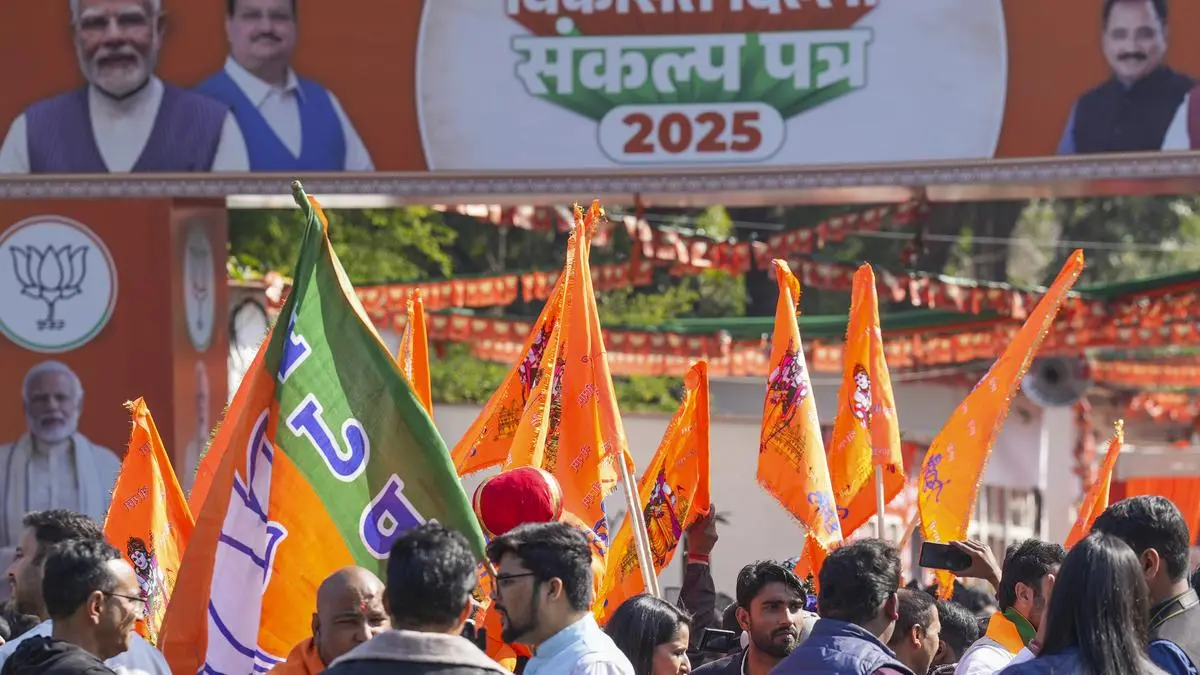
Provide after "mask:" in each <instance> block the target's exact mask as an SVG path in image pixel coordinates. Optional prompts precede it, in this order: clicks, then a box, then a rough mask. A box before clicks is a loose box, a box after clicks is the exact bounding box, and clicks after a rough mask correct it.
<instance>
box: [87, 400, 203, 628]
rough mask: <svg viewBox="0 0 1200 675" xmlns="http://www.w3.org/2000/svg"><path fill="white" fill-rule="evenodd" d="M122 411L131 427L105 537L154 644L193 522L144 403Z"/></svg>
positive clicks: (130, 404) (129, 405)
mask: <svg viewBox="0 0 1200 675" xmlns="http://www.w3.org/2000/svg"><path fill="white" fill-rule="evenodd" d="M125 407H126V408H127V409H128V410H129V412H130V414H131V416H132V418H133V428H132V430H131V431H130V433H129V448H128V450H127V451H126V452H125V459H124V460H123V461H122V462H121V474H120V476H119V477H118V478H117V484H116V486H115V487H114V489H113V499H112V503H111V504H110V505H109V507H108V515H107V516H106V517H105V519H104V537H105V538H106V539H108V541H110V542H111V543H112V544H113V545H114V546H116V547H117V548H119V549H121V552H122V553H124V554H125V559H126V560H127V561H128V562H129V564H130V565H132V566H133V570H134V572H135V573H136V574H137V578H138V586H139V587H140V588H141V596H142V599H143V600H144V601H145V604H144V607H145V614H144V615H143V617H142V619H141V620H139V621H138V622H137V631H138V633H140V634H141V636H142V637H143V638H145V639H146V640H147V641H148V642H149V643H150V644H157V643H158V636H159V630H160V629H161V628H162V621H163V617H164V616H165V615H166V613H167V603H168V602H170V600H171V592H172V591H173V590H174V589H175V578H176V576H177V575H178V573H179V566H180V564H181V563H182V562H183V553H184V549H186V548H187V544H188V540H189V539H190V538H191V536H192V529H193V527H195V523H194V522H193V520H192V512H191V511H190V510H188V504H187V500H186V499H184V496H183V488H181V487H180V486H179V480H178V479H177V478H176V477H175V470H174V469H172V468H171V459H170V457H169V456H168V455H167V451H166V449H165V448H164V447H163V443H162V438H161V437H160V436H159V435H158V428H157V427H156V426H155V425H154V418H153V417H151V416H150V410H149V408H147V407H146V402H145V401H143V400H142V399H140V398H139V399H137V400H136V401H131V402H127V403H126V404H125Z"/></svg>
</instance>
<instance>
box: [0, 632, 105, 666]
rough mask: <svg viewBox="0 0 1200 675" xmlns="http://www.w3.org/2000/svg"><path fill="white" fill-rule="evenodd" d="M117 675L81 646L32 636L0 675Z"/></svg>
mask: <svg viewBox="0 0 1200 675" xmlns="http://www.w3.org/2000/svg"><path fill="white" fill-rule="evenodd" d="M78 673H85V674H87V675H116V674H115V673H114V672H113V670H112V669H111V668H109V667H108V666H106V665H104V661H101V660H100V659H99V658H98V657H96V656H95V655H94V654H92V653H90V652H87V651H85V650H84V649H83V648H82V647H80V646H78V645H74V644H71V643H70V642H63V641H62V640H55V639H53V638H48V637H32V638H29V639H27V640H25V641H23V642H22V643H21V644H20V645H18V646H17V651H15V652H13V654H12V656H10V657H8V660H7V661H5V662H4V668H3V669H0V675H75V674H78Z"/></svg>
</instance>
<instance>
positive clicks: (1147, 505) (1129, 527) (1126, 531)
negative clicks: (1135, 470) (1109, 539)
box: [1092, 495, 1191, 581]
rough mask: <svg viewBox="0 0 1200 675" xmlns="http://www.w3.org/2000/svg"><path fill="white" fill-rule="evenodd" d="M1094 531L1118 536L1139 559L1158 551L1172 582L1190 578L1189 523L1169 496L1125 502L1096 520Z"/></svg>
mask: <svg viewBox="0 0 1200 675" xmlns="http://www.w3.org/2000/svg"><path fill="white" fill-rule="evenodd" d="M1092 531H1093V532H1103V533H1105V534H1111V535H1113V536H1114V537H1117V538H1118V539H1120V540H1121V541H1124V542H1125V543H1126V544H1128V545H1129V548H1132V549H1133V552H1134V553H1136V554H1138V556H1139V557H1140V556H1141V555H1142V554H1143V553H1145V552H1146V551H1147V549H1154V550H1155V551H1158V556H1159V557H1160V558H1162V560H1163V563H1165V564H1166V566H1167V573H1168V574H1169V575H1170V576H1171V580H1172V581H1179V580H1181V579H1183V578H1184V577H1186V576H1187V573H1188V553H1189V551H1190V549H1191V546H1190V545H1189V542H1191V537H1190V536H1189V535H1188V525H1187V521H1185V520H1184V519H1183V514H1182V513H1180V512H1179V508H1178V507H1177V506H1175V505H1174V504H1173V503H1171V500H1169V499H1167V498H1166V497H1160V496H1158V495H1141V496H1138V497H1130V498H1129V499H1122V500H1121V501H1119V502H1117V503H1116V504H1113V505H1111V506H1109V507H1108V508H1107V509H1105V510H1104V513H1101V514H1100V516H1099V517H1097V518H1096V522H1094V523H1093V524H1092Z"/></svg>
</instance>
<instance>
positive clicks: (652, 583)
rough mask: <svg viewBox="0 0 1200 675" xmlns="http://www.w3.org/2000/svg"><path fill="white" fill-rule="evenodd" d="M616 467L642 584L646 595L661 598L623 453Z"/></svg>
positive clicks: (647, 539) (634, 491)
mask: <svg viewBox="0 0 1200 675" xmlns="http://www.w3.org/2000/svg"><path fill="white" fill-rule="evenodd" d="M617 466H618V467H619V468H620V471H621V485H622V487H624V488H625V504H626V506H627V507H628V508H627V509H626V513H627V515H626V516H625V517H626V518H632V520H630V521H629V523H630V525H631V526H632V528H633V546H634V549H636V550H637V557H638V567H640V568H642V583H644V584H645V585H646V592H647V593H650V594H651V595H653V596H654V597H656V598H661V597H662V591H661V590H659V588H658V575H657V574H655V573H654V561H653V560H651V559H650V535H649V534H648V533H647V532H646V521H645V519H644V518H642V505H641V504H639V503H638V501H639V499H638V491H637V487H635V486H634V484H633V477H632V476H630V475H629V466H628V465H626V463H625V456H624V453H621V456H620V457H618V458H617Z"/></svg>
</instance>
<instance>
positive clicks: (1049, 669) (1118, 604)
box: [1003, 533, 1163, 675]
mask: <svg viewBox="0 0 1200 675" xmlns="http://www.w3.org/2000/svg"><path fill="white" fill-rule="evenodd" d="M1047 576H1048V577H1049V575H1047ZM1149 615H1150V591H1149V589H1147V587H1146V579H1145V577H1144V576H1143V575H1142V566H1141V564H1140V562H1139V561H1138V557H1137V555H1136V554H1134V552H1133V550H1132V549H1130V548H1129V546H1128V545H1126V544H1125V542H1123V541H1121V540H1120V539H1117V538H1116V537H1113V536H1111V535H1107V534H1102V533H1093V534H1091V535H1090V536H1088V537H1087V538H1085V539H1083V540H1081V541H1080V542H1079V543H1077V544H1075V546H1074V547H1072V548H1071V551H1070V552H1069V553H1067V557H1066V559H1065V560H1063V564H1062V567H1061V569H1060V570H1059V573H1058V576H1057V578H1056V579H1055V580H1054V581H1053V590H1052V591H1051V593H1050V602H1049V604H1048V605H1047V608H1046V616H1045V618H1043V619H1042V629H1041V631H1039V632H1040V633H1041V635H1039V637H1041V638H1043V639H1042V640H1041V641H1040V645H1039V644H1038V642H1039V641H1036V640H1035V641H1034V642H1033V643H1031V644H1030V647H1031V648H1033V649H1031V651H1036V653H1037V654H1038V657H1037V658H1035V659H1033V660H1031V661H1026V662H1024V663H1020V664H1017V665H1013V666H1009V667H1008V668H1006V669H1004V671H1003V673H1004V675H1076V674H1078V675H1163V673H1162V671H1161V670H1159V669H1158V668H1157V667H1156V666H1155V665H1154V664H1153V663H1151V661H1150V659H1149V657H1147V655H1146V644H1147V642H1148V637H1147V635H1148V633H1149Z"/></svg>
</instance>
